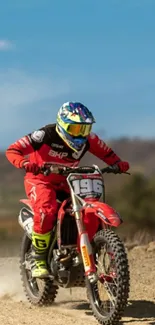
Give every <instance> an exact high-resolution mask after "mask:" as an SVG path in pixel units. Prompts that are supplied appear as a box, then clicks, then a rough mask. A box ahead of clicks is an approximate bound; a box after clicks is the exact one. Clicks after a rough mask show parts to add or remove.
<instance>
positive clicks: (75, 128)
mask: <svg viewBox="0 0 155 325" xmlns="http://www.w3.org/2000/svg"><path fill="white" fill-rule="evenodd" d="M65 129H66V132H67V133H69V134H70V135H72V136H74V137H78V136H82V137H87V136H88V135H89V134H90V132H91V129H92V124H68V125H67V127H65Z"/></svg>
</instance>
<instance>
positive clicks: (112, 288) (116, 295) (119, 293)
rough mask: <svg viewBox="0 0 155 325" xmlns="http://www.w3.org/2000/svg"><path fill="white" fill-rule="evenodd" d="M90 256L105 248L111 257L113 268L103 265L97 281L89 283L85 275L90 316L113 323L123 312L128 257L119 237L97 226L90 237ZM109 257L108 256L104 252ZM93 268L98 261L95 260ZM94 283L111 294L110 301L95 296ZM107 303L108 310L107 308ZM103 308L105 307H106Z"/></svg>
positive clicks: (103, 263)
mask: <svg viewBox="0 0 155 325" xmlns="http://www.w3.org/2000/svg"><path fill="white" fill-rule="evenodd" d="M93 247H94V252H95V254H94V258H95V259H96V258H97V257H96V256H97V255H100V256H101V254H100V251H101V249H103V248H105V250H106V251H107V250H108V251H109V253H108V255H109V254H110V258H112V263H111V264H113V270H112V271H111V273H108V272H109V271H110V268H107V269H106V268H104V272H103V274H102V275H100V281H97V283H90V282H89V280H88V279H86V287H87V296H88V299H89V302H90V307H91V309H92V312H93V315H94V317H95V318H96V319H97V321H98V322H99V323H100V324H102V325H103V324H104V325H116V324H119V320H120V319H121V317H122V316H123V314H124V310H125V308H126V306H127V301H128V297H129V287H130V273H129V266H128V258H127V254H126V252H125V247H124V245H123V243H122V242H121V240H120V239H119V237H118V236H117V235H116V234H115V233H114V232H113V231H112V230H109V229H108V230H101V231H99V232H97V234H96V235H95V237H94V240H93ZM108 257H109V256H108ZM96 264H97V268H99V262H98V261H97V260H96ZM101 264H102V266H103V265H105V256H104V257H102V260H101ZM98 285H99V286H100V285H102V289H101V292H102V294H103V295H104V290H105V292H107V297H110V296H111V297H112V298H111V300H112V302H110V303H109V302H107V300H106V301H105V302H103V301H101V298H100V297H99V288H98ZM110 307H111V309H112V310H110ZM106 309H107V310H106Z"/></svg>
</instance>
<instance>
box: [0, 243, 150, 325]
mask: <svg viewBox="0 0 155 325" xmlns="http://www.w3.org/2000/svg"><path fill="white" fill-rule="evenodd" d="M150 247H152V249H151V248H150V249H148V246H145V247H136V248H134V249H132V250H131V251H130V252H129V253H128V256H129V263H130V272H131V289H130V299H129V306H128V307H127V308H126V311H125V315H124V317H123V320H122V321H123V322H122V323H123V324H130V325H153V324H154V325H155V280H154V279H155V247H154V246H153V245H152V246H150ZM0 305H1V313H0V324H2V323H3V324H4V325H13V324H16V325H29V324H32V325H43V324H46V325H51V324H55V325H62V324H65V323H67V325H72V324H75V323H76V325H83V324H85V325H91V324H92V325H93V324H94V325H95V324H97V321H96V320H95V319H94V317H93V316H92V315H91V311H90V310H89V308H88V303H87V300H86V294H85V290H84V289H72V290H71V292H70V290H69V289H60V290H59V293H58V296H57V298H56V301H55V303H54V304H53V305H52V306H51V307H34V306H31V305H30V304H29V303H28V302H27V300H26V298H25V295H24V293H23V289H22V286H21V282H20V275H19V266H18V258H11V257H10V258H0Z"/></svg>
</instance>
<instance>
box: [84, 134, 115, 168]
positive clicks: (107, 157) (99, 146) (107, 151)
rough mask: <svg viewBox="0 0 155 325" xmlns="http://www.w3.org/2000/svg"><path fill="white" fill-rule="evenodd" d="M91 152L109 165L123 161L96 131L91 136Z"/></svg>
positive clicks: (89, 139)
mask: <svg viewBox="0 0 155 325" xmlns="http://www.w3.org/2000/svg"><path fill="white" fill-rule="evenodd" d="M88 141H89V152H90V153H92V154H93V155H94V156H96V157H97V158H99V159H101V160H102V161H104V162H105V163H106V164H107V165H114V164H116V163H118V162H119V161H121V159H120V157H118V156H117V155H116V154H115V152H114V151H113V150H112V149H111V148H110V147H109V146H108V145H107V144H106V143H105V142H104V141H103V140H101V139H100V138H99V137H98V136H97V135H96V134H95V133H91V134H90V136H89V138H88Z"/></svg>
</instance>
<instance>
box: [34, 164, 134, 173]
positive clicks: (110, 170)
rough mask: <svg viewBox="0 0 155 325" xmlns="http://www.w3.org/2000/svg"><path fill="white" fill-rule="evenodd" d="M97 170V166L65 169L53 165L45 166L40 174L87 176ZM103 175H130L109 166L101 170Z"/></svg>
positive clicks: (115, 166) (116, 167) (114, 166)
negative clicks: (78, 174) (76, 174)
mask: <svg viewBox="0 0 155 325" xmlns="http://www.w3.org/2000/svg"><path fill="white" fill-rule="evenodd" d="M95 170H96V167H95V166H81V167H65V166H59V165H51V164H48V163H47V164H45V165H44V166H42V167H41V168H40V173H41V174H44V175H45V176H48V175H50V174H51V173H55V174H60V175H64V176H67V175H69V174H70V173H72V174H73V173H80V174H87V173H94V172H95ZM100 170H101V173H102V174H105V173H111V174H128V175H130V173H128V172H123V173H122V172H121V171H120V169H119V167H118V166H117V165H113V166H108V167H104V168H101V169H100Z"/></svg>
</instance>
